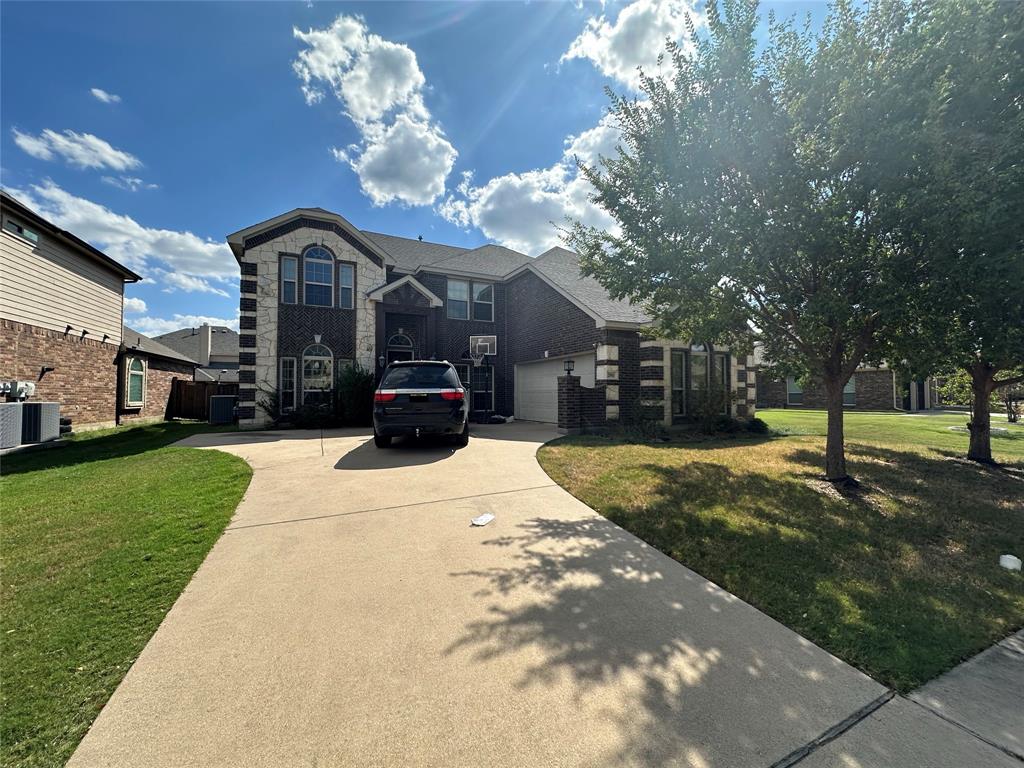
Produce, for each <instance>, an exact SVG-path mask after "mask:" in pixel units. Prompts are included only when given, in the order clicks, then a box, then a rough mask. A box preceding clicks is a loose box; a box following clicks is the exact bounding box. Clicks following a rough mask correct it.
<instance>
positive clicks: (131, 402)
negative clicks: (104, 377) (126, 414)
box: [124, 357, 146, 408]
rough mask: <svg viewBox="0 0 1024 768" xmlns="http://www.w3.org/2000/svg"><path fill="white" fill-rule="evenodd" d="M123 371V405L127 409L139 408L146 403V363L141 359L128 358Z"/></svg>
mask: <svg viewBox="0 0 1024 768" xmlns="http://www.w3.org/2000/svg"><path fill="white" fill-rule="evenodd" d="M125 370H126V371H127V380H126V381H125V388H124V389H125V393H124V404H125V405H126V406H127V407H129V408H141V407H142V406H143V405H145V402H146V363H145V361H144V360H142V359H141V358H138V357H130V358H128V365H127V367H126V368H125Z"/></svg>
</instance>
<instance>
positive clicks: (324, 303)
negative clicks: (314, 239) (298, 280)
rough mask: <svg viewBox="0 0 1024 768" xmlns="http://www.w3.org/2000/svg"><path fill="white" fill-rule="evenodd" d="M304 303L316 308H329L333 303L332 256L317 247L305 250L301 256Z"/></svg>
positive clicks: (325, 250)
mask: <svg viewBox="0 0 1024 768" xmlns="http://www.w3.org/2000/svg"><path fill="white" fill-rule="evenodd" d="M302 259H303V264H304V266H303V273H302V276H303V281H304V283H305V298H304V300H303V301H304V303H306V304H312V305H313V306H317V307H330V306H333V304H334V302H333V300H332V297H333V296H334V255H333V254H332V253H331V252H330V251H328V250H327V249H326V248H323V247H321V246H319V245H317V246H313V247H312V248H307V249H306V252H305V253H303V254H302Z"/></svg>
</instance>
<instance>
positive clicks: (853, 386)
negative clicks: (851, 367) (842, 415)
mask: <svg viewBox="0 0 1024 768" xmlns="http://www.w3.org/2000/svg"><path fill="white" fill-rule="evenodd" d="M856 378H857V377H856V376H851V377H850V380H849V381H848V382H846V386H845V387H843V405H856V404H857V383H856V381H855V379H856Z"/></svg>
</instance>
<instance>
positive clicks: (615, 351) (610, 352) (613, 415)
mask: <svg viewBox="0 0 1024 768" xmlns="http://www.w3.org/2000/svg"><path fill="white" fill-rule="evenodd" d="M594 383H595V384H596V385H597V386H598V387H600V386H601V385H604V397H605V401H604V403H605V409H604V410H605V418H606V419H607V420H608V421H618V418H619V347H618V345H617V344H598V345H597V374H596V375H595V377H594Z"/></svg>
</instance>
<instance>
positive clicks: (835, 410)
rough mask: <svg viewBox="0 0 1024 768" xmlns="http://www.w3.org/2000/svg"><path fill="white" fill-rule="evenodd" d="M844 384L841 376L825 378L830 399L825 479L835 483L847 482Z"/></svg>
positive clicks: (826, 392) (848, 477)
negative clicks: (844, 435)
mask: <svg viewBox="0 0 1024 768" xmlns="http://www.w3.org/2000/svg"><path fill="white" fill-rule="evenodd" d="M843 386H844V383H843V382H842V381H840V380H839V377H829V378H828V379H826V380H825V394H826V397H827V400H828V433H827V437H826V438H825V479H826V480H829V481H830V482H833V483H846V482H849V481H850V479H851V478H850V476H849V475H848V474H846V448H845V446H844V444H843Z"/></svg>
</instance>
